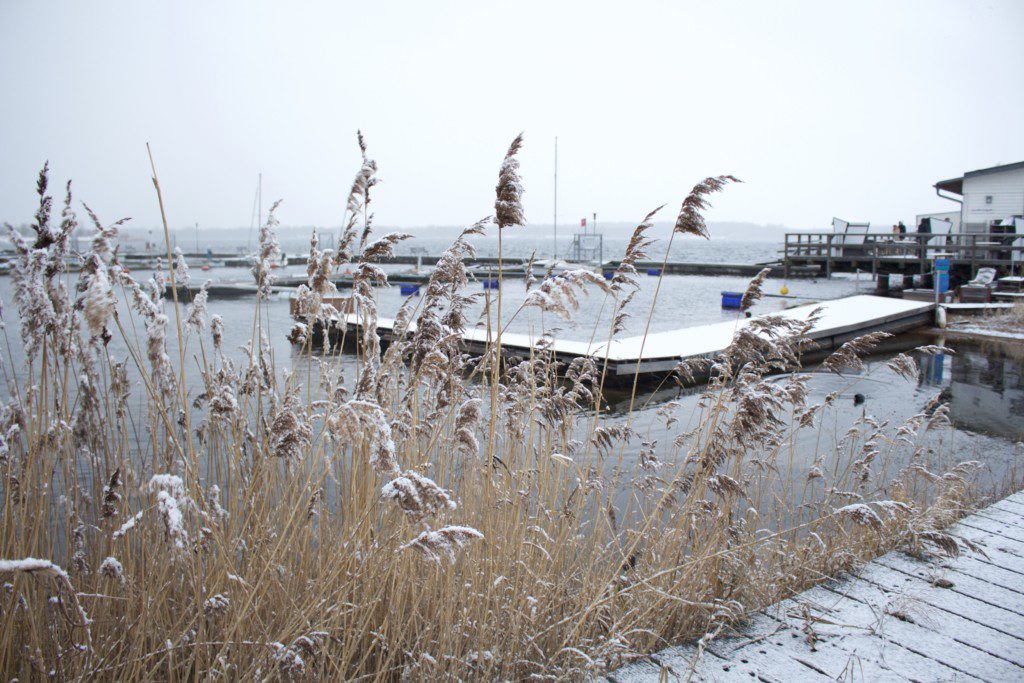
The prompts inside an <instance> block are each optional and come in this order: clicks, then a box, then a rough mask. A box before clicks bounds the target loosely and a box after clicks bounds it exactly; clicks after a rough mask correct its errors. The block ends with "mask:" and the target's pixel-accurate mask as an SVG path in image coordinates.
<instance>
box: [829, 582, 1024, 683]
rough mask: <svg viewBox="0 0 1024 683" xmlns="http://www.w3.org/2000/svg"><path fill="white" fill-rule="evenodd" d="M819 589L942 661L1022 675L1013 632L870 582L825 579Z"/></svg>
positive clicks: (1001, 676)
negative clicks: (862, 609)
mask: <svg viewBox="0 0 1024 683" xmlns="http://www.w3.org/2000/svg"><path fill="white" fill-rule="evenodd" d="M820 588H822V589H823V590H827V591H831V592H833V593H835V594H836V595H841V596H845V597H848V598H850V599H853V600H855V601H857V602H860V603H863V604H864V605H865V606H866V607H867V608H868V609H869V610H870V612H871V614H872V615H874V616H875V618H876V624H877V626H876V630H875V633H877V634H878V635H879V637H882V638H886V639H889V640H891V641H892V642H894V643H898V644H900V645H903V646H904V647H906V648H908V649H911V650H913V651H914V652H917V653H918V654H920V655H922V656H925V657H929V658H931V659H934V660H935V661H937V662H941V663H943V664H944V665H945V666H948V667H950V668H955V669H957V670H960V671H965V670H969V671H971V672H972V675H976V676H979V677H981V678H984V679H987V680H1016V679H1018V678H1020V677H1021V676H1022V675H1024V652H1021V645H1022V644H1021V642H1020V641H1019V640H1017V639H1016V638H1013V637H1012V636H1007V635H1006V634H1004V633H1001V632H999V631H995V630H993V629H990V628H988V627H987V626H985V625H983V624H978V623H976V622H974V621H971V620H969V619H964V618H963V617H960V616H958V615H956V614H950V613H948V612H945V611H943V610H940V609H937V608H934V607H931V606H928V605H926V604H924V603H922V602H921V601H920V600H917V599H915V598H913V597H911V596H908V595H906V594H905V593H894V592H886V591H885V590H884V589H882V588H880V587H879V586H877V585H875V584H873V583H871V582H869V581H858V580H850V581H837V582H828V583H825V584H823V585H822V586H820ZM936 590H938V589H936Z"/></svg>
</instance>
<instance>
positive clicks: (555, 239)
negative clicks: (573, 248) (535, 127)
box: [551, 135, 558, 262]
mask: <svg viewBox="0 0 1024 683" xmlns="http://www.w3.org/2000/svg"><path fill="white" fill-rule="evenodd" d="M551 224H552V226H553V227H554V238H553V241H554V245H553V246H554V249H553V253H552V255H551V258H552V262H554V260H555V259H557V258H558V136H557V135H556V136H555V216H554V220H553V221H552V223H551Z"/></svg>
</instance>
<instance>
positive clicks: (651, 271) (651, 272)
mask: <svg viewBox="0 0 1024 683" xmlns="http://www.w3.org/2000/svg"><path fill="white" fill-rule="evenodd" d="M647 274H648V275H651V276H653V277H658V276H659V275H661V268H648V269H647Z"/></svg>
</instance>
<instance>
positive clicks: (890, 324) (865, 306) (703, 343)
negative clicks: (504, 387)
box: [333, 295, 935, 380]
mask: <svg viewBox="0 0 1024 683" xmlns="http://www.w3.org/2000/svg"><path fill="white" fill-rule="evenodd" d="M816 309H820V318H819V320H818V322H817V324H816V325H815V326H814V328H813V329H812V330H811V331H810V333H809V334H808V337H810V338H811V339H812V340H814V341H815V342H817V345H818V348H817V350H816V353H818V354H827V353H828V352H830V351H831V350H832V349H834V348H836V347H838V346H839V345H840V344H843V343H845V342H847V341H849V340H850V339H853V338H855V337H859V336H861V335H863V334H867V333H868V332H876V331H884V332H890V333H894V334H895V333H898V332H903V331H906V330H910V329H913V328H916V327H920V326H922V325H927V324H930V323H931V322H932V320H933V318H934V315H935V313H934V310H935V305H934V304H930V303H925V302H920V301H906V300H903V299H889V298H885V297H878V296H870V295H858V296H850V297H844V298H842V299H833V300H830V301H823V302H820V303H813V304H806V305H803V306H796V307H794V308H790V309H787V310H785V311H780V312H778V313H775V314H773V315H781V316H783V317H786V318H792V319H798V320H803V319H806V318H807V317H808V316H809V315H810V314H811V312H812V311H814V310H816ZM758 317H763V316H758ZM752 320H753V319H750V318H743V317H741V316H740V314H739V313H737V318H736V320H733V321H727V322H721V323H714V324H710V325H698V326H696V327H688V328H683V329H679V330H672V331H669V332H656V333H651V334H648V335H647V336H646V337H644V336H634V337H624V338H622V339H615V340H613V341H612V342H611V343H610V344H608V343H607V342H600V341H595V342H585V341H571V340H562V339H557V340H555V341H554V342H552V343H551V344H550V346H548V347H547V348H548V349H549V352H551V353H554V354H555V357H556V358H557V359H558V360H560V361H564V362H569V361H571V360H572V359H573V358H578V357H581V356H589V357H591V358H593V359H594V360H595V361H596V362H597V363H598V365H601V366H604V365H605V364H607V373H608V377H609V379H611V380H614V379H615V378H620V379H623V380H632V378H633V376H635V375H665V374H668V373H671V372H672V371H673V370H674V369H675V368H676V366H677V365H678V364H679V362H680V361H682V360H686V359H696V358H714V357H715V356H717V355H718V354H720V353H721V352H722V351H724V350H725V349H726V347H728V346H729V344H730V343H731V342H732V339H733V336H734V335H735V334H736V331H737V330H738V329H740V328H741V327H744V326H746V325H749V324H750V323H751V321H752ZM346 324H347V326H348V329H349V330H351V331H355V330H357V329H358V327H359V320H358V317H357V316H355V315H348V316H347V317H346ZM393 326H394V321H393V320H391V319H388V318H381V319H379V320H378V321H377V328H378V330H379V331H380V333H381V334H382V336H383V337H384V338H385V340H390V335H391V333H392V329H393ZM340 331H341V324H340V321H339V324H338V325H337V326H336V328H335V331H334V332H333V333H334V334H338V335H340ZM351 336H352V337H354V336H355V335H351ZM490 341H491V340H490V338H489V336H488V332H487V330H484V329H479V328H477V329H470V330H466V331H465V333H464V334H463V345H464V347H465V349H466V351H467V352H469V353H475V354H479V353H482V352H483V351H484V349H485V348H486V347H487V345H488V343H489V342H490ZM538 342H540V335H539V334H536V335H533V334H522V333H509V332H506V333H503V334H502V336H501V346H502V350H503V352H504V353H506V354H507V355H509V356H513V357H515V356H520V357H523V356H528V355H529V354H530V353H531V352H532V350H533V349H534V348H535V347H536V346H537V344H538ZM698 379H699V378H698Z"/></svg>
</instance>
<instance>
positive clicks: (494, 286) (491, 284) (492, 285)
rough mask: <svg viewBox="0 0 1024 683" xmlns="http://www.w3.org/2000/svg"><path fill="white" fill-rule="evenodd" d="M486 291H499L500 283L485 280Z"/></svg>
mask: <svg viewBox="0 0 1024 683" xmlns="http://www.w3.org/2000/svg"><path fill="white" fill-rule="evenodd" d="M484 289H498V281H497V280H484Z"/></svg>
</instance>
